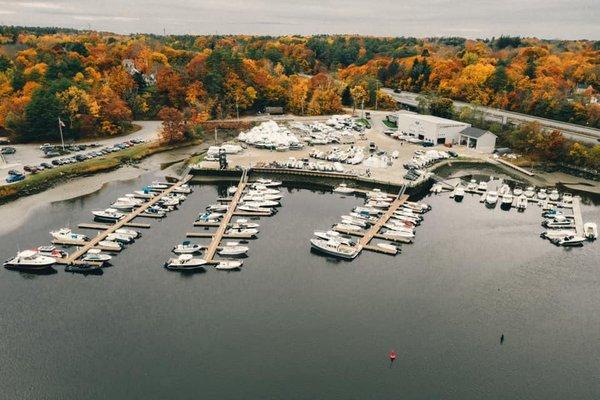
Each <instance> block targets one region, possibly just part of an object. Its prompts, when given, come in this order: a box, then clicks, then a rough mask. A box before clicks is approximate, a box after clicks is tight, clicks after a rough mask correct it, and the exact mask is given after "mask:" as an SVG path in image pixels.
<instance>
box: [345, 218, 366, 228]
mask: <svg viewBox="0 0 600 400" xmlns="http://www.w3.org/2000/svg"><path fill="white" fill-rule="evenodd" d="M342 221H343V223H345V224H352V225H357V226H360V227H361V228H368V227H369V225H370V224H369V222H368V221H366V220H364V219H361V218H355V217H353V216H352V215H342Z"/></svg>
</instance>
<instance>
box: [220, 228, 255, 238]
mask: <svg viewBox="0 0 600 400" xmlns="http://www.w3.org/2000/svg"><path fill="white" fill-rule="evenodd" d="M225 235H230V236H236V237H247V236H250V237H252V236H256V235H258V229H254V228H234V227H231V228H229V229H227V230H226V231H225Z"/></svg>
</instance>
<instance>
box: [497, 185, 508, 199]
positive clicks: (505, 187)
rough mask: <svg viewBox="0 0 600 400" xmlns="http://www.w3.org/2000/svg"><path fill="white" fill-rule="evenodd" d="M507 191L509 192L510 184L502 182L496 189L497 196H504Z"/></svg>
mask: <svg viewBox="0 0 600 400" xmlns="http://www.w3.org/2000/svg"><path fill="white" fill-rule="evenodd" d="M507 193H510V186H508V185H507V184H506V183H504V184H503V185H502V186H500V189H499V190H498V196H504V195H505V194H507Z"/></svg>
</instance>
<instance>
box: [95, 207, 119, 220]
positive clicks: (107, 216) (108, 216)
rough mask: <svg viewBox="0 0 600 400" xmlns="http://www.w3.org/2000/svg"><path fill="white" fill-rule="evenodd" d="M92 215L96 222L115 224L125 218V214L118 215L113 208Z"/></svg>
mask: <svg viewBox="0 0 600 400" xmlns="http://www.w3.org/2000/svg"><path fill="white" fill-rule="evenodd" d="M92 214H93V215H94V219H95V220H96V221H103V222H117V221H119V220H121V219H123V217H125V214H123V213H120V212H119V211H117V210H115V209H114V208H107V209H106V210H104V211H92Z"/></svg>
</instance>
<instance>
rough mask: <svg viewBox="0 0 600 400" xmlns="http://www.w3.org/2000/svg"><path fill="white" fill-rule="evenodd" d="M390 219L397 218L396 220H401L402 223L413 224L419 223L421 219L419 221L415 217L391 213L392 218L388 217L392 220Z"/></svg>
mask: <svg viewBox="0 0 600 400" xmlns="http://www.w3.org/2000/svg"><path fill="white" fill-rule="evenodd" d="M392 220H398V221H402V222H404V223H410V224H413V225H415V226H416V225H420V224H421V221H419V220H417V219H415V218H411V217H407V216H405V215H393V216H392V218H391V219H390V221H392Z"/></svg>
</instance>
